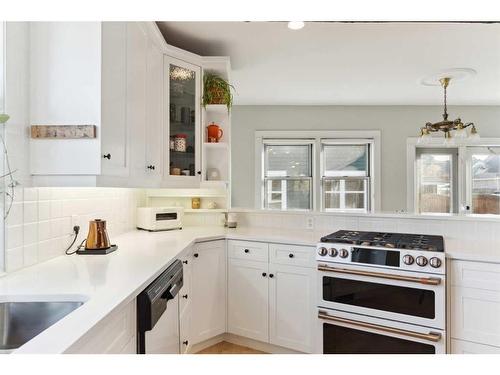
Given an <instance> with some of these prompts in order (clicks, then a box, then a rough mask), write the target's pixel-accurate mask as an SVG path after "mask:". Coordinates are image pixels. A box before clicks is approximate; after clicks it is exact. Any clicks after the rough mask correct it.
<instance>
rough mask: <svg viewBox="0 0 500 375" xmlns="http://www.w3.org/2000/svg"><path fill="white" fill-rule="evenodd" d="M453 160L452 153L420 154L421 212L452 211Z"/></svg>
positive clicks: (419, 193)
mask: <svg viewBox="0 0 500 375" xmlns="http://www.w3.org/2000/svg"><path fill="white" fill-rule="evenodd" d="M452 160H453V159H452V155H450V154H427V153H426V154H421V155H420V158H419V167H418V174H419V176H418V179H419V186H418V197H419V209H420V212H423V213H450V212H451V207H452V196H451V180H452V176H451V170H452Z"/></svg>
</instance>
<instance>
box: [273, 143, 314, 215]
mask: <svg viewBox="0 0 500 375" xmlns="http://www.w3.org/2000/svg"><path fill="white" fill-rule="evenodd" d="M312 155H313V141H311V140H299V139H293V140H264V170H263V172H264V173H263V177H264V178H263V182H264V187H263V190H264V200H263V205H264V208H266V209H273V210H311V209H312V191H313V182H312V171H313V167H312Z"/></svg>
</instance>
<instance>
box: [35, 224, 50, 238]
mask: <svg viewBox="0 0 500 375" xmlns="http://www.w3.org/2000/svg"><path fill="white" fill-rule="evenodd" d="M49 238H50V221H40V222H39V223H38V240H39V241H45V240H48V239H49Z"/></svg>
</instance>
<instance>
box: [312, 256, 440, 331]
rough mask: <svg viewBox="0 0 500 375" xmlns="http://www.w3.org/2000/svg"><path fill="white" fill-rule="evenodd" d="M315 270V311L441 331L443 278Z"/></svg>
mask: <svg viewBox="0 0 500 375" xmlns="http://www.w3.org/2000/svg"><path fill="white" fill-rule="evenodd" d="M318 270H319V278H320V280H319V283H318V285H319V287H320V288H321V290H320V292H319V294H318V297H319V302H318V306H319V307H323V308H327V309H333V310H341V311H347V312H352V313H356V314H363V315H370V316H373V317H378V318H382V319H391V320H397V321H402V322H406V323H410V324H418V325H422V326H426V327H434V328H438V329H444V328H445V315H446V314H445V285H444V277H443V276H440V275H429V274H425V273H418V272H401V271H399V270H390V269H384V270H380V269H374V268H373V267H364V266H353V265H349V266H345V265H341V264H337V265H333V264H329V265H326V264H320V265H318Z"/></svg>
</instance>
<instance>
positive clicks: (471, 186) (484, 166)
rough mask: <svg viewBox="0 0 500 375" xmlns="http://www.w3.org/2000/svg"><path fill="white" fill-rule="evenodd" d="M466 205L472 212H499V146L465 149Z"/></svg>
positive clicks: (496, 213)
mask: <svg viewBox="0 0 500 375" xmlns="http://www.w3.org/2000/svg"><path fill="white" fill-rule="evenodd" d="M467 163H468V168H467V169H468V173H467V188H468V194H467V201H468V204H467V207H468V208H469V210H470V212H471V213H473V214H494V215H499V214H500V147H493V146H485V147H469V148H468V150H467Z"/></svg>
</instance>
